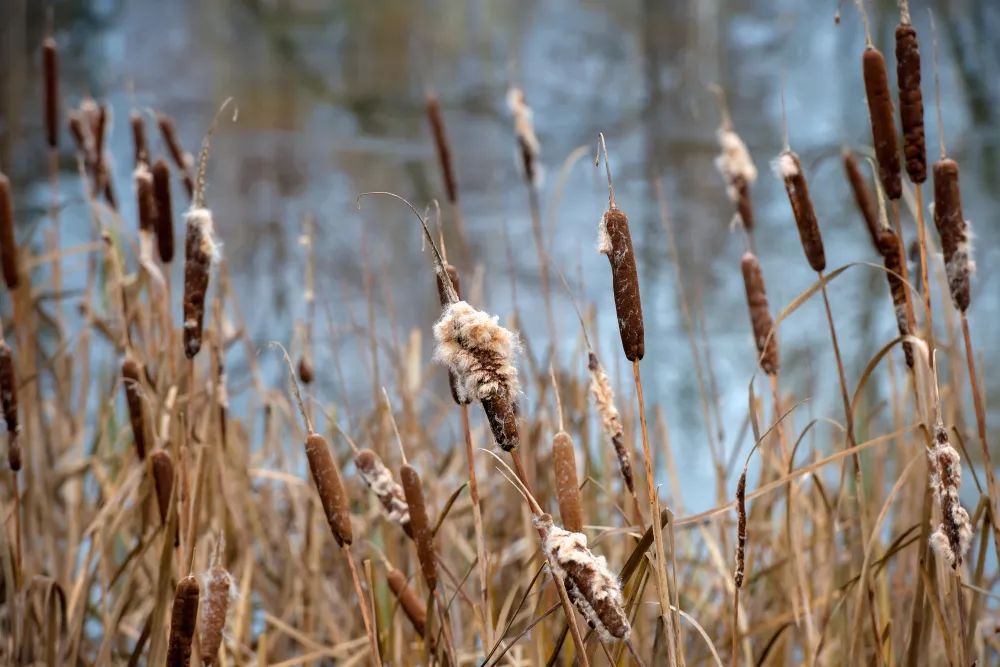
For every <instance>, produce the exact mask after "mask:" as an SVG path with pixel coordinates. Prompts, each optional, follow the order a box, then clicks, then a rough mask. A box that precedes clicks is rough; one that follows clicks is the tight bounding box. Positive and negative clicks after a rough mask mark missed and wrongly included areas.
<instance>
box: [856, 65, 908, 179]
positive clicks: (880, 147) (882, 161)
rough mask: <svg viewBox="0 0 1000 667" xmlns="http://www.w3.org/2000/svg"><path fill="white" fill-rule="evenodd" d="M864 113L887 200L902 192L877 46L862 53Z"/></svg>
mask: <svg viewBox="0 0 1000 667" xmlns="http://www.w3.org/2000/svg"><path fill="white" fill-rule="evenodd" d="M862 65H863V69H864V77H865V94H866V95H867V97H868V114H869V116H870V117H871V122H872V142H873V143H874V144H875V157H876V158H878V173H879V179H880V180H881V181H882V188H883V189H884V190H885V194H886V196H887V197H888V198H889V199H899V198H900V197H901V196H902V195H903V177H902V174H901V169H900V164H899V144H898V143H897V142H896V119H895V117H894V115H893V110H892V96H891V94H890V93H889V74H888V72H887V71H886V68H885V58H883V57H882V52H881V51H879V50H878V49H874V48H867V49H865V53H864V55H863V56H862Z"/></svg>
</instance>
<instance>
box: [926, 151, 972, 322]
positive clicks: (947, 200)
mask: <svg viewBox="0 0 1000 667" xmlns="http://www.w3.org/2000/svg"><path fill="white" fill-rule="evenodd" d="M934 225H935V226H936V227H937V230H938V234H940V235H941V251H942V254H943V255H944V266H945V269H946V273H947V274H948V288H949V290H950V291H951V300H952V301H953V302H954V303H955V307H956V308H958V309H959V310H960V311H961V312H963V313H964V312H965V311H966V310H968V309H969V302H970V299H971V292H970V289H969V276H970V274H971V273H972V249H971V246H970V244H969V225H968V223H967V222H966V221H965V217H964V216H963V214H962V193H961V190H960V188H959V184H958V163H957V162H955V161H954V160H952V159H951V158H942V159H940V160H938V161H937V162H935V163H934Z"/></svg>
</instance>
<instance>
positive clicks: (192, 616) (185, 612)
mask: <svg viewBox="0 0 1000 667" xmlns="http://www.w3.org/2000/svg"><path fill="white" fill-rule="evenodd" d="M200 592H201V591H200V589H199V587H198V580H197V579H195V578H194V575H191V574H189V575H188V576H186V577H184V578H183V579H181V580H180V581H179V582H178V583H177V589H176V590H175V591H174V606H173V610H172V611H171V613H170V635H169V639H168V640H167V667H188V665H190V664H191V642H192V640H193V639H194V630H195V625H196V624H197V622H198V595H199V594H200Z"/></svg>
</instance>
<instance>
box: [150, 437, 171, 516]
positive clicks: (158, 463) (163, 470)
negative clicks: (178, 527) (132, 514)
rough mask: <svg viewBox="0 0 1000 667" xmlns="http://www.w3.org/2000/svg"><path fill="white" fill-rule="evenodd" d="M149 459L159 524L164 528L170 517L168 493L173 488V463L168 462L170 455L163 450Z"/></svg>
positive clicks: (159, 450)
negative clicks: (158, 512) (158, 511)
mask: <svg viewBox="0 0 1000 667" xmlns="http://www.w3.org/2000/svg"><path fill="white" fill-rule="evenodd" d="M149 458H150V462H151V463H152V468H153V481H154V483H155V488H156V504H157V507H158V508H159V510H160V522H161V523H163V525H164V526H165V525H167V519H168V518H169V517H170V492H171V491H173V488H174V463H173V461H171V460H170V454H169V453H168V452H167V451H166V450H163V449H158V450H156V451H155V452H153V454H152V455H151V456H150V457H149Z"/></svg>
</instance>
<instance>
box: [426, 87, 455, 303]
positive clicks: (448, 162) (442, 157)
mask: <svg viewBox="0 0 1000 667" xmlns="http://www.w3.org/2000/svg"><path fill="white" fill-rule="evenodd" d="M427 120H429V121H430V124H431V133H433V135H434V147H435V148H436V149H437V154H438V162H440V163H441V177H442V178H443V179H444V190H445V193H447V195H448V201H450V202H451V203H452V204H454V203H456V202H457V201H458V182H457V181H456V180H455V165H454V164H453V163H452V156H451V144H450V143H449V142H448V135H447V134H446V133H445V129H444V117H443V116H442V114H441V102H439V101H438V98H437V96H436V95H434V94H433V93H430V94H428V95H427ZM459 298H461V297H459Z"/></svg>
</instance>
